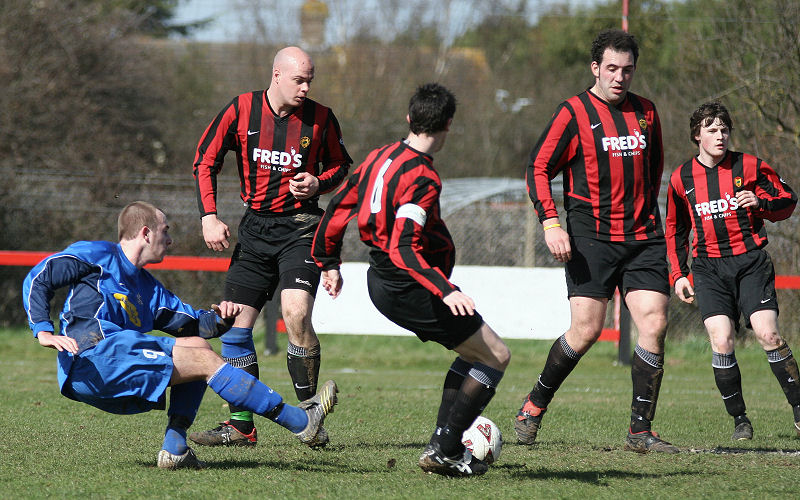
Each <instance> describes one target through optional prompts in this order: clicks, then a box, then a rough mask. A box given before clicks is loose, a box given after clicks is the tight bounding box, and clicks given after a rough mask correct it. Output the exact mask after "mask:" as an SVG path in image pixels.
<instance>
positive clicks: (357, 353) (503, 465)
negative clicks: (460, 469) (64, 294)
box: [0, 329, 800, 499]
mask: <svg viewBox="0 0 800 500" xmlns="http://www.w3.org/2000/svg"><path fill="white" fill-rule="evenodd" d="M321 338H322V345H323V351H322V352H323V369H322V374H321V377H324V378H333V379H335V380H336V381H337V383H338V384H339V387H340V389H341V393H340V394H339V401H340V402H339V406H338V407H337V408H336V412H335V413H333V414H332V415H331V416H330V417H329V419H328V420H327V421H326V428H327V429H328V430H329V433H330V435H331V443H330V445H329V446H328V447H327V448H326V449H325V450H323V451H319V452H315V451H312V450H309V449H307V448H305V447H304V446H302V445H300V444H299V443H298V442H296V440H295V439H294V437H293V436H292V435H291V434H289V433H288V432H287V431H285V430H283V429H282V428H280V427H278V426H277V425H275V424H273V423H272V422H269V421H267V420H265V419H263V418H261V419H259V420H258V421H257V425H258V429H259V444H258V446H257V447H255V448H253V449H241V448H236V449H229V448H200V447H198V448H196V450H197V452H198V455H199V456H200V458H201V459H203V460H205V461H207V463H208V465H209V466H208V468H207V469H206V470H202V471H189V470H179V471H173V472H170V471H163V470H160V469H157V468H156V467H155V459H156V454H157V453H158V450H159V448H160V446H161V440H162V436H163V428H164V424H165V421H166V415H165V412H150V413H147V414H142V415H134V416H114V415H109V414H105V413H102V412H100V411H99V410H95V409H93V408H91V407H89V406H86V405H82V404H79V403H76V402H73V401H70V400H68V399H66V398H64V397H61V396H60V395H59V394H58V389H57V382H56V376H55V351H51V350H49V349H44V348H42V347H40V346H39V345H38V343H37V342H35V341H34V340H32V339H31V336H30V334H29V332H28V331H27V330H23V329H18V330H3V331H0V346H2V347H0V354H1V355H0V381H1V382H0V417H1V418H2V421H4V422H6V431H5V432H4V434H3V438H2V439H0V498H44V497H52V498H77V497H81V498H193V499H205V498H238V499H242V498H434V499H444V498H547V499H553V498H586V499H588V498H797V497H798V495H799V494H800V440H798V439H796V438H795V436H794V431H793V428H792V415H791V410H790V408H789V406H788V405H787V404H786V400H785V398H784V396H783V394H782V392H781V390H780V388H779V387H778V384H777V382H776V381H775V379H774V377H773V375H772V373H771V371H770V370H769V366H768V365H767V362H766V359H765V356H764V354H763V351H761V350H760V349H759V348H758V347H757V346H754V345H753V346H748V347H740V348H739V349H738V350H737V358H738V359H739V364H740V366H741V370H742V376H743V379H744V393H745V397H746V400H747V402H748V404H749V407H748V414H749V415H750V418H751V420H752V422H753V426H754V428H755V438H754V439H753V440H752V441H750V442H744V443H743V444H742V443H733V442H731V441H730V434H731V432H732V431H733V428H732V422H731V419H730V418H729V417H728V416H727V414H726V413H725V410H724V407H723V405H722V402H721V400H720V397H719V394H718V392H717V389H716V387H715V385H714V381H713V378H712V374H711V367H710V353H709V349H708V346H707V342H706V341H705V340H703V339H698V340H692V341H684V342H681V343H680V344H668V346H667V349H668V350H667V354H668V356H667V366H666V374H665V377H664V381H663V384H662V389H661V398H660V402H659V407H658V412H657V418H656V421H655V425H654V429H655V430H657V431H658V432H660V433H661V434H662V436H663V437H664V438H665V439H667V440H669V441H671V442H673V443H674V444H675V445H677V446H679V447H681V449H682V450H685V451H684V452H683V453H681V454H679V455H637V454H634V453H631V452H626V451H623V449H622V447H623V442H624V437H625V432H626V428H627V423H628V417H629V411H630V410H629V408H630V393H631V382H630V370H629V369H628V368H627V367H622V366H614V363H613V361H614V360H615V359H616V353H615V350H614V346H613V344H610V343H600V344H598V345H596V346H595V347H594V348H593V349H592V350H591V351H590V352H589V353H588V354H587V355H586V356H585V357H584V359H583V360H582V361H581V363H580V365H579V366H578V367H577V368H576V370H575V371H574V372H573V374H572V375H571V376H570V378H569V379H567V381H566V382H565V383H564V385H563V386H562V388H561V390H560V391H559V393H558V395H557V396H556V399H555V401H554V402H553V404H552V405H551V407H550V410H549V412H548V414H547V417H546V418H545V420H544V427H543V429H542V430H541V431H540V433H539V440H540V442H539V444H537V445H536V446H534V447H527V446H520V445H517V444H516V443H515V436H514V432H513V428H512V416H513V415H514V414H515V413H516V411H517V409H518V408H519V404H520V402H521V400H522V397H523V396H524V395H525V394H526V393H527V392H528V390H530V387H531V384H532V383H533V382H534V381H535V378H536V376H537V375H538V372H539V371H540V370H541V367H542V363H543V362H544V359H545V356H546V354H547V351H548V349H549V347H550V344H551V342H550V341H523V340H511V341H509V342H508V343H509V346H510V347H511V350H512V360H511V365H510V367H509V369H508V371H507V373H506V376H505V378H504V379H503V382H502V384H501V385H500V388H499V390H498V392H497V395H496V396H495V398H494V400H493V401H492V402H491V404H490V405H489V406H488V408H487V409H486V411H485V413H484V415H485V416H487V417H489V418H491V419H492V420H494V421H495V422H496V423H497V424H498V425H499V426H500V428H501V430H502V431H503V433H504V436H505V438H506V440H507V442H506V443H505V446H504V447H503V452H502V455H501V457H500V459H499V460H498V462H497V463H496V464H495V465H494V466H493V467H492V468H491V469H490V470H489V472H488V473H487V474H486V475H485V476H483V477H480V478H472V479H449V478H444V477H440V476H436V475H426V474H424V473H422V472H421V471H420V470H419V469H418V467H417V465H416V462H417V458H418V457H419V454H420V452H421V450H422V447H423V446H424V444H425V443H426V442H427V439H428V437H429V436H430V432H431V430H432V425H433V422H434V419H435V412H436V408H437V406H438V402H439V401H438V400H439V397H440V386H441V383H442V381H443V378H444V373H445V370H446V369H447V367H448V366H449V363H450V362H451V360H452V356H451V355H450V354H449V353H448V352H447V351H445V350H444V349H443V348H441V347H440V346H438V345H435V344H422V343H420V342H419V341H417V340H416V339H415V338H411V337H366V336H349V335H324V336H321ZM284 341H285V339H279V343H283V342H284ZM262 342H263V340H262ZM257 345H262V344H257ZM797 350H798V352H800V347H798V349H797ZM261 358H262V359H261V363H260V364H261V379H262V380H263V381H265V382H266V383H267V384H268V385H270V386H271V387H273V388H274V389H276V390H277V391H278V392H280V393H281V394H283V395H284V396H286V397H287V399H289V400H293V399H294V395H293V391H292V390H291V385H290V382H289V377H288V374H287V373H286V368H285V364H286V362H285V357H284V356H282V355H278V356H269V357H267V356H261ZM226 415H227V412H226V409H225V408H223V401H222V400H221V399H220V398H219V397H218V396H217V395H216V394H214V393H213V392H211V391H208V392H207V393H206V396H205V399H204V401H203V406H202V408H201V409H200V414H199V415H198V418H197V421H196V423H195V426H194V427H193V429H205V428H209V427H210V426H213V425H215V423H216V422H217V421H219V420H221V419H223V418H224V417H225V416H226Z"/></svg>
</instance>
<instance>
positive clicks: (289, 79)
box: [275, 59, 314, 107]
mask: <svg viewBox="0 0 800 500" xmlns="http://www.w3.org/2000/svg"><path fill="white" fill-rule="evenodd" d="M313 79H314V65H313V64H312V63H311V61H310V60H308V59H303V60H291V61H288V62H287V63H286V64H284V65H283V66H282V67H281V68H279V69H278V70H276V74H275V83H276V85H277V87H278V89H277V90H278V95H279V96H280V99H281V101H282V102H281V103H278V107H280V106H281V105H286V106H291V107H298V106H300V105H301V104H303V101H305V100H306V97H307V96H308V91H309V90H310V89H311V81H312V80H313Z"/></svg>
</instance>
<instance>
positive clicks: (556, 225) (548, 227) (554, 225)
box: [544, 222, 561, 231]
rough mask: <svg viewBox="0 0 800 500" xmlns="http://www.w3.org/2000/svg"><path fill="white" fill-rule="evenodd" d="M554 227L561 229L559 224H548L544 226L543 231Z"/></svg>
mask: <svg viewBox="0 0 800 500" xmlns="http://www.w3.org/2000/svg"><path fill="white" fill-rule="evenodd" d="M554 227H561V224H559V223H558V222H556V223H555V224H550V225H549V226H544V230H545V231H547V230H548V229H553V228H554Z"/></svg>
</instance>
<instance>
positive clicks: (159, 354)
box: [142, 349, 166, 359]
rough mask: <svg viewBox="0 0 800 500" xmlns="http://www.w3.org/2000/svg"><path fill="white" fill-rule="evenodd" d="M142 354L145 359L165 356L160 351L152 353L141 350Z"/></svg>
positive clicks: (148, 350)
mask: <svg viewBox="0 0 800 500" xmlns="http://www.w3.org/2000/svg"><path fill="white" fill-rule="evenodd" d="M142 354H144V357H145V358H147V359H158V357H159V356H166V354H165V353H163V352H161V351H153V350H152V349H142Z"/></svg>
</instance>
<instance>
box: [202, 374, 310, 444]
mask: <svg viewBox="0 0 800 500" xmlns="http://www.w3.org/2000/svg"><path fill="white" fill-rule="evenodd" d="M208 386H209V387H211V389H212V390H213V391H214V392H216V393H217V394H219V395H220V397H221V398H222V399H224V400H225V401H227V402H228V403H229V404H231V405H234V406H237V407H240V408H244V409H246V410H249V411H252V412H253V413H257V414H259V415H261V416H264V417H267V418H270V419H271V420H272V421H274V422H275V423H277V424H279V425H281V426H283V427H285V428H287V429H289V430H290V431H292V432H300V431H302V430H303V429H305V427H306V425H308V417H307V416H306V412H305V410H302V409H300V408H298V407H296V406H291V405H287V404H283V398H282V397H281V395H280V394H278V393H277V392H275V391H273V390H272V389H270V388H269V387H267V386H266V385H265V384H263V383H262V382H260V381H259V380H258V379H257V378H255V377H253V376H252V375H250V374H249V373H247V372H245V371H244V370H241V369H239V368H234V367H233V366H231V365H229V364H227V363H226V364H224V365H222V366H220V368H219V370H217V372H216V373H215V374H214V375H213V376H212V377H211V379H210V380H209V381H208ZM279 405H280V406H281V408H277V407H278V406H279ZM275 410H277V412H276V411H275ZM273 413H277V415H273Z"/></svg>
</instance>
